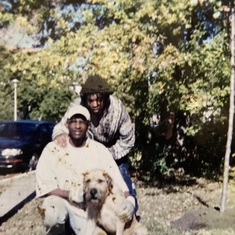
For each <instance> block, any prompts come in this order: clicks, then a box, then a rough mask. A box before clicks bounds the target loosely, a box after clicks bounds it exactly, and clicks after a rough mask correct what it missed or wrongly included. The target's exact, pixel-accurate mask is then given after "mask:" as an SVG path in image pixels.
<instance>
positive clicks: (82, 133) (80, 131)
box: [67, 114, 89, 140]
mask: <svg viewBox="0 0 235 235" xmlns="http://www.w3.org/2000/svg"><path fill="white" fill-rule="evenodd" d="M88 125H89V123H88V121H87V120H86V118H85V117H84V116H83V115H80V114H76V115H74V116H73V117H71V118H70V119H69V120H68V121H67V127H68V130H69V136H70V138H71V139H73V140H83V139H85V137H86V132H87V129H88Z"/></svg>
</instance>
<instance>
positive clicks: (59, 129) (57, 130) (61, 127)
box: [52, 97, 81, 140]
mask: <svg viewBox="0 0 235 235" xmlns="http://www.w3.org/2000/svg"><path fill="white" fill-rule="evenodd" d="M80 103H81V98H80V97H78V98H76V99H75V100H74V101H72V102H71V103H70V105H69V107H68V109H67V111H66V113H65V114H64V116H63V117H62V119H61V120H60V122H58V123H57V124H56V125H55V127H54V129H53V133H52V139H53V140H55V139H56V137H57V136H59V135H62V134H66V135H68V128H67V127H66V125H65V123H66V121H67V113H68V110H69V109H70V108H72V107H74V106H76V105H80Z"/></svg>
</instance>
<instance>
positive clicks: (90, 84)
mask: <svg viewBox="0 0 235 235" xmlns="http://www.w3.org/2000/svg"><path fill="white" fill-rule="evenodd" d="M89 93H109V94H111V93H113V91H112V89H111V87H110V85H109V84H108V83H107V81H106V80H105V79H104V78H102V77H100V76H99V75H93V76H89V77H88V78H87V80H86V82H85V83H84V85H83V86H82V90H81V94H89Z"/></svg>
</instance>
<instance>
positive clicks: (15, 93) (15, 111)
mask: <svg viewBox="0 0 235 235" xmlns="http://www.w3.org/2000/svg"><path fill="white" fill-rule="evenodd" d="M12 83H13V85H14V121H16V120H17V84H18V83H19V81H18V80H17V79H13V80H12Z"/></svg>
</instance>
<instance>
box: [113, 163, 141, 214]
mask: <svg viewBox="0 0 235 235" xmlns="http://www.w3.org/2000/svg"><path fill="white" fill-rule="evenodd" d="M118 167H119V170H120V172H121V174H122V177H123V179H124V181H125V182H126V184H127V187H128V189H129V192H130V194H131V196H133V197H134V198H135V212H136V211H137V210H138V207H139V206H138V202H137V198H136V189H135V185H134V183H133V182H132V180H131V176H130V172H129V165H128V163H126V162H123V163H120V164H118Z"/></svg>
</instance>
